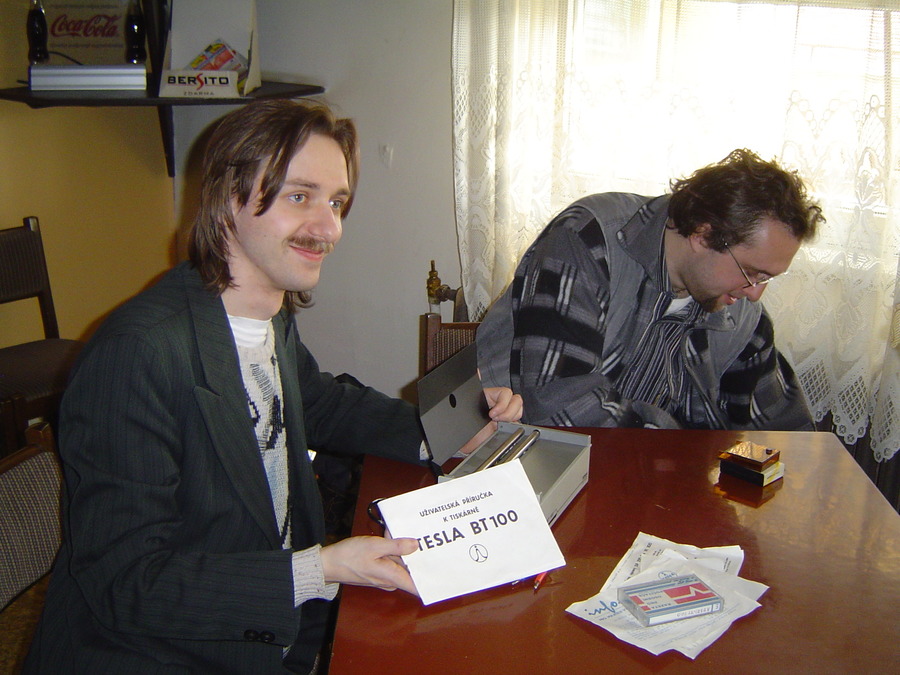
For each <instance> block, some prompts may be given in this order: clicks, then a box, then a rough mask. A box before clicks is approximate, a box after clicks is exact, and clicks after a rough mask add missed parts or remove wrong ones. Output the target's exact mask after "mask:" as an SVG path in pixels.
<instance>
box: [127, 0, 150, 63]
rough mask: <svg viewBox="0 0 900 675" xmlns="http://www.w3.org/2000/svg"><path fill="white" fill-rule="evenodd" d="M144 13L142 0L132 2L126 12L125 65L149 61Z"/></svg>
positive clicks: (132, 0) (131, 0)
mask: <svg viewBox="0 0 900 675" xmlns="http://www.w3.org/2000/svg"><path fill="white" fill-rule="evenodd" d="M146 35H147V32H146V29H145V28H144V12H143V11H142V10H141V3H140V0H130V1H129V3H128V10H127V11H126V12H125V63H143V62H144V61H146V60H147V49H146V48H145V47H144V40H145V38H146Z"/></svg>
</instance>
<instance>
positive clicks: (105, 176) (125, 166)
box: [0, 0, 176, 347]
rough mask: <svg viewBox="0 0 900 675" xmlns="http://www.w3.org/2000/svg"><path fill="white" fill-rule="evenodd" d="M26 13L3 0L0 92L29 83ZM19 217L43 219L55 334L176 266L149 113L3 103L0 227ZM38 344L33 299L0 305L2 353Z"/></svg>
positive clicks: (90, 321)
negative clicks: (18, 345)
mask: <svg viewBox="0 0 900 675" xmlns="http://www.w3.org/2000/svg"><path fill="white" fill-rule="evenodd" d="M27 6H28V4H27V2H25V0H21V1H13V0H0V88H6V87H13V86H17V80H24V79H26V78H27V59H26V53H27V47H26V41H25V31H24V23H25V13H26V11H27ZM24 216H37V217H38V218H39V219H40V223H41V232H42V234H43V237H44V248H45V251H46V256H47V265H48V267H49V271H50V281H51V284H52V286H53V299H54V303H55V304H56V314H57V317H58V319H59V328H60V334H61V336H62V337H67V338H85V337H88V336H89V335H90V333H91V332H92V331H93V330H94V329H95V328H96V324H97V322H98V321H99V320H100V319H102V318H103V317H104V316H105V315H106V314H107V313H108V312H109V311H110V310H111V309H112V308H113V307H115V306H116V305H118V304H119V303H121V302H122V301H123V300H125V299H127V298H128V297H130V296H132V295H134V294H135V293H136V292H137V291H139V290H140V289H142V288H143V287H145V286H146V285H147V284H148V283H149V282H150V281H151V280H152V279H154V278H155V277H156V276H158V275H159V274H160V273H162V272H163V271H165V270H166V269H167V268H169V267H170V266H171V264H172V263H173V262H174V253H173V250H174V245H173V240H174V236H175V222H176V221H175V214H174V207H173V186H172V179H170V178H169V177H168V175H167V174H166V165H165V156H164V154H163V146H162V140H161V136H160V132H159V122H158V118H157V115H156V109H155V108H152V107H147V108H144V107H137V108H46V109H40V110H33V109H31V108H29V107H28V106H26V105H25V104H23V103H16V102H12V101H5V100H0V228H5V227H10V226H15V225H20V224H21V221H22V218H23V217H24ZM23 304H24V305H28V306H22V305H23ZM40 337H42V332H41V329H40V315H39V314H38V309H37V301H34V302H33V303H31V302H29V303H15V304H13V305H0V347H2V346H7V345H10V344H15V343H17V342H23V341H26V340H30V339H37V338H40Z"/></svg>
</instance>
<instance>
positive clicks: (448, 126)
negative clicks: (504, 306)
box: [176, 0, 460, 396]
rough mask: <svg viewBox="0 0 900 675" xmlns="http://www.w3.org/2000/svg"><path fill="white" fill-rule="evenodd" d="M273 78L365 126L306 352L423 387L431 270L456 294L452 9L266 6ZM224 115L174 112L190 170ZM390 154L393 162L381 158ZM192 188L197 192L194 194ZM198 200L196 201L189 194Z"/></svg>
mask: <svg viewBox="0 0 900 675" xmlns="http://www.w3.org/2000/svg"><path fill="white" fill-rule="evenodd" d="M257 10H258V14H259V17H258V21H259V35H260V49H261V65H262V69H263V78H264V79H280V80H285V81H292V82H304V83H310V84H319V85H322V86H324V87H325V90H326V93H325V94H324V95H323V97H322V98H323V100H325V101H326V102H327V103H329V104H330V105H331V106H332V107H333V108H334V109H335V110H336V111H337V112H338V114H340V115H342V116H346V117H352V118H353V119H354V120H355V122H356V124H357V127H358V129H359V133H360V138H361V150H362V175H361V179H360V188H359V191H358V194H357V198H356V201H355V203H354V206H353V210H352V211H351V213H350V216H349V218H348V219H347V220H346V221H345V223H344V236H343V239H342V240H341V242H340V243H339V244H338V246H337V248H336V250H335V253H334V254H332V255H331V256H330V257H329V259H328V260H326V262H325V266H324V268H323V272H322V276H321V280H320V284H319V288H318V289H317V290H316V291H315V301H316V306H315V307H313V308H311V309H308V310H303V311H302V312H301V314H300V318H299V325H300V332H301V335H302V337H303V340H304V342H305V343H306V344H307V345H308V346H309V347H310V350H311V351H312V353H313V354H314V355H315V356H316V358H317V359H318V360H319V364H320V366H321V367H322V368H323V369H325V370H329V371H331V372H334V373H335V374H337V373H342V372H348V373H351V374H353V375H355V376H356V377H358V378H359V379H360V380H362V381H363V382H365V383H366V384H369V385H371V386H374V387H376V388H378V389H380V390H382V391H384V392H385V393H388V394H391V395H395V396H396V395H400V394H401V393H402V394H404V395H405V396H406V395H408V389H405V388H406V387H407V386H408V385H409V384H410V383H412V382H413V381H414V380H415V379H416V378H417V376H418V363H419V329H418V326H419V323H418V322H419V316H420V315H421V314H422V313H424V312H425V311H427V309H428V305H427V300H426V294H425V279H426V278H427V273H428V269H429V261H430V260H432V259H434V260H435V261H436V265H437V269H438V271H439V273H440V274H441V278H442V280H443V281H444V282H445V283H448V284H449V285H451V286H454V287H455V286H458V285H459V283H460V271H459V255H458V251H457V237H456V226H455V222H454V206H453V174H452V170H453V165H452V101H451V89H450V40H451V30H452V12H453V3H452V2H451V0H327V1H326V0H319V1H316V0H257ZM225 112H226V109H224V108H220V107H215V108H204V109H197V108H193V107H187V106H185V107H184V108H182V109H179V110H177V111H176V134H177V136H176V143H177V148H178V155H179V158H180V161H181V162H182V164H184V162H185V161H186V157H187V155H188V152H189V146H190V145H191V143H192V142H193V140H194V138H195V137H196V136H197V134H198V133H199V132H200V131H201V130H202V129H203V127H204V126H205V125H206V124H208V122H209V121H211V120H212V119H214V118H215V117H217V116H218V115H221V114H224V113H225ZM382 146H387V147H389V148H391V149H392V150H393V158H392V162H391V163H390V165H388V164H387V163H386V162H384V161H382V159H381V157H380V148H381V147H382ZM188 189H191V188H190V186H188ZM187 201H190V197H187Z"/></svg>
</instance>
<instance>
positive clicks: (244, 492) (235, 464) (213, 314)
mask: <svg viewBox="0 0 900 675" xmlns="http://www.w3.org/2000/svg"><path fill="white" fill-rule="evenodd" d="M185 290H186V293H187V297H188V306H189V307H190V311H191V316H192V318H193V324H194V334H195V336H196V344H197V351H198V353H199V356H200V367H201V369H202V377H201V378H198V382H201V383H202V382H205V383H206V386H203V385H202V384H198V385H197V386H196V387H195V388H194V396H195V398H196V401H197V405H198V406H199V408H200V411H201V414H202V415H203V419H204V421H205V422H206V428H207V430H208V432H209V436H210V438H211V440H212V444H213V447H214V449H215V452H216V453H217V454H218V456H219V460H220V461H221V462H222V465H223V466H224V468H225V471H226V473H227V474H228V476H229V478H230V479H231V483H232V485H233V486H234V489H235V491H236V492H237V494H238V495H239V496H240V498H241V500H242V501H243V502H244V504H245V506H246V507H247V510H248V511H249V512H250V513H251V514H252V516H253V518H254V519H255V520H256V522H257V523H258V524H259V527H260V529H261V530H262V531H263V532H264V533H265V535H266V538H267V539H268V540H269V543H270V544H271V545H272V547H273V548H280V547H281V541H280V537H279V533H278V531H277V526H276V524H275V512H274V509H273V507H272V496H271V492H270V490H269V484H268V481H267V480H266V474H265V471H264V470H263V466H262V461H261V460H260V457H259V450H258V443H257V440H256V437H255V435H254V432H253V427H252V425H251V423H250V414H249V411H248V409H247V399H246V394H245V392H244V385H243V381H242V379H241V374H240V366H239V363H238V356H237V350H236V348H235V345H234V337H233V335H232V332H231V327H230V325H229V324H228V317H227V315H226V313H225V307H224V305H223V304H222V301H221V299H220V298H216V297H213V296H211V295H210V293H209V291H207V290H206V289H205V288H203V286H202V283H201V281H200V278H199V276H198V275H197V273H196V272H195V271H193V270H190V271H188V272H187V274H186V275H185Z"/></svg>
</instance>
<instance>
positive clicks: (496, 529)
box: [378, 460, 566, 605]
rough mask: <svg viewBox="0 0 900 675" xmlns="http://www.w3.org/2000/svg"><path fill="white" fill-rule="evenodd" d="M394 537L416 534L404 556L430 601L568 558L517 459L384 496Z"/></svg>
mask: <svg viewBox="0 0 900 675" xmlns="http://www.w3.org/2000/svg"><path fill="white" fill-rule="evenodd" d="M378 506H379V509H380V510H381V515H382V517H383V518H384V521H385V523H386V524H387V528H388V530H389V531H390V533H391V536H393V537H412V538H413V539H417V540H418V541H419V550H418V551H415V552H414V553H412V554H410V555H408V556H404V557H403V561H404V563H405V564H406V566H407V567H408V568H409V572H410V574H411V575H412V578H413V581H414V582H415V584H416V588H417V589H418V591H419V595H420V596H421V598H422V602H423V603H424V604H426V605H429V604H431V603H433V602H438V601H440V600H446V599H447V598H453V597H456V596H459V595H464V594H466V593H472V592H474V591H480V590H482V589H485V588H492V587H494V586H499V585H500V584H504V583H511V582H513V581H517V580H519V579H525V578H527V577H531V576H534V575H536V574H539V573H540V572H546V571H548V570H552V569H556V568H558V567H563V566H564V565H565V564H566V561H565V559H564V558H563V555H562V552H561V551H560V550H559V546H558V545H557V543H556V539H555V538H554V537H553V532H551V530H550V526H549V525H547V521H546V519H545V518H544V514H543V512H542V511H541V506H540V504H539V503H538V500H537V497H536V496H535V494H534V488H533V487H532V486H531V483H530V482H529V480H528V476H527V475H526V474H525V470H524V469H523V468H522V464H521V462H519V461H518V460H515V461H512V462H505V463H503V464H500V465H498V466H495V467H492V468H490V469H485V470H484V471H479V472H477V473H473V474H470V475H468V476H463V477H461V478H457V479H455V480H451V481H446V482H442V483H438V484H437V485H432V486H429V487H426V488H421V489H419V490H414V491H413V492H407V493H406V494H402V495H398V496H396V497H391V498H389V499H384V500H382V501H380V502H379V503H378Z"/></svg>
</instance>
